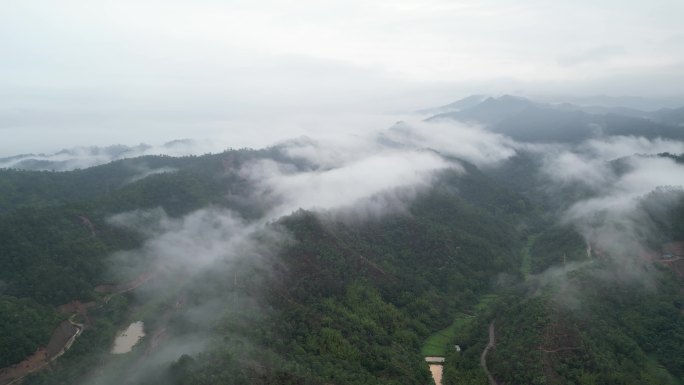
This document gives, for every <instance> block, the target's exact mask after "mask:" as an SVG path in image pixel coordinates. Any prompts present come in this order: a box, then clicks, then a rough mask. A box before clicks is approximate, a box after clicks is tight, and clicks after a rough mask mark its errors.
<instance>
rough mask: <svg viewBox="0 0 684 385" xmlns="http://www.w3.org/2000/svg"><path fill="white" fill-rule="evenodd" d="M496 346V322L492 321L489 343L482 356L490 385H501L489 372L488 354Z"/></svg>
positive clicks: (483, 367)
mask: <svg viewBox="0 0 684 385" xmlns="http://www.w3.org/2000/svg"><path fill="white" fill-rule="evenodd" d="M495 344H496V341H495V336H494V321H492V322H491V323H490V324H489V342H488V343H487V346H486V347H485V348H484V350H483V351H482V355H480V365H481V366H482V369H484V371H485V373H487V378H488V379H489V385H499V384H498V383H497V382H496V380H495V379H494V377H492V374H491V373H490V372H489V369H487V353H488V352H489V349H491V348H493V347H494V345H495Z"/></svg>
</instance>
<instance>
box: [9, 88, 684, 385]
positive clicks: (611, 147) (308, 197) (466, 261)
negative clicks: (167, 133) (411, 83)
mask: <svg viewBox="0 0 684 385" xmlns="http://www.w3.org/2000/svg"><path fill="white" fill-rule="evenodd" d="M427 111H432V112H431V113H435V114H437V115H434V116H432V117H429V118H427V119H425V118H424V117H423V116H407V117H406V118H405V119H404V120H402V121H399V122H397V123H396V124H394V125H392V126H390V127H376V128H375V129H373V130H365V131H363V132H358V131H356V132H355V133H354V134H349V133H346V134H345V133H340V132H335V133H328V134H326V135H319V136H315V135H312V136H307V137H296V138H292V139H289V140H285V141H281V142H277V143H275V144H274V145H273V146H271V147H266V148H263V149H241V150H233V149H230V150H225V151H224V150H218V149H215V148H208V147H207V146H203V145H198V144H197V143H194V142H192V141H178V142H170V143H168V144H166V145H164V146H161V147H158V148H151V147H149V146H144V145H141V146H139V147H137V148H119V147H109V148H105V149H95V148H93V149H81V150H73V151H64V152H62V153H58V154H56V155H50V156H18V157H10V158H5V159H3V160H1V162H3V163H2V164H1V165H0V166H2V167H7V168H9V169H6V170H0V175H1V176H2V177H3V178H4V179H3V180H6V181H7V182H6V183H3V184H1V185H0V196H2V201H0V212H2V222H0V231H2V232H3V233H2V234H4V236H5V237H6V239H8V242H7V244H8V245H9V246H8V245H5V246H3V247H5V250H3V252H4V253H5V255H7V261H8V262H7V263H8V266H10V265H11V266H12V270H7V271H6V272H2V273H0V296H2V298H4V297H8V298H12V299H11V300H10V299H8V300H6V302H7V304H8V305H7V306H10V305H9V304H10V303H12V304H14V302H15V299H14V298H25V297H30V298H32V301H33V302H31V303H30V304H28V303H27V304H25V305H22V306H25V307H27V308H30V309H32V310H31V311H32V312H34V313H35V314H38V312H41V311H43V312H47V313H50V312H53V313H54V311H52V310H50V309H51V307H52V308H56V307H57V306H60V305H64V304H67V303H68V304H71V307H61V309H63V310H62V313H61V316H56V317H55V319H54V320H50V321H49V322H48V321H47V320H46V321H45V322H46V324H45V325H44V326H43V327H42V329H41V330H42V331H41V333H42V334H41V333H37V334H36V336H35V337H33V336H32V337H31V339H32V340H31V342H30V343H26V346H27V349H28V350H29V351H30V350H31V349H35V348H36V347H39V346H43V345H42V344H44V343H45V340H46V339H48V340H49V339H50V337H49V334H50V333H49V331H50V328H51V326H52V325H53V324H54V323H55V322H57V319H58V318H59V317H62V318H65V317H67V318H69V317H77V318H78V319H79V320H80V321H82V322H83V323H84V324H85V325H86V326H85V332H84V334H83V336H80V337H79V338H78V339H77V340H76V343H75V345H74V346H75V347H74V348H72V349H70V351H69V352H67V354H65V356H64V357H63V358H60V359H59V360H58V361H56V364H54V368H53V369H52V370H51V371H49V372H48V371H38V372H36V373H35V374H34V375H32V376H29V377H27V378H26V379H25V380H24V381H25V383H27V384H52V383H64V382H70V383H81V384H119V383H126V384H128V383H131V384H133V383H146V384H150V383H160V384H161V383H168V384H174V383H177V384H181V383H183V384H186V383H187V384H210V383H226V384H229V383H244V382H249V383H282V384H285V383H310V384H319V383H320V384H322V383H329V382H331V381H332V382H336V381H337V382H339V383H355V382H357V381H358V382H359V383H362V382H364V381H377V383H387V384H395V383H397V384H398V383H427V382H429V381H430V379H429V374H428V368H427V366H426V365H425V364H424V361H423V359H422V357H421V351H420V350H421V345H422V342H423V341H424V340H425V339H426V338H427V337H428V336H430V334H432V333H433V332H436V331H439V330H441V329H444V328H447V329H448V328H452V329H449V330H452V331H453V332H452V334H451V337H448V338H451V339H449V340H448V342H447V343H446V346H449V350H448V351H445V352H441V353H440V354H441V355H442V356H444V357H446V361H445V364H444V381H445V382H444V383H454V382H453V381H455V379H456V378H461V379H465V380H464V381H466V380H467V381H472V382H471V383H483V382H482V381H485V382H486V381H487V377H486V376H485V374H484V371H482V369H481V368H480V366H479V365H480V364H479V362H480V355H481V354H482V357H484V356H485V355H487V368H488V369H489V371H490V372H491V375H492V376H493V378H495V379H498V380H499V381H502V382H501V383H504V382H506V383H534V382H533V381H541V382H540V383H565V382H562V381H561V382H554V381H556V380H557V379H558V378H565V379H569V381H570V380H572V381H579V380H578V379H580V378H582V379H584V380H582V381H585V380H586V382H577V383H591V382H590V381H598V382H595V383H612V382H610V381H618V380H617V379H616V378H614V377H611V376H612V375H613V374H611V373H613V372H615V370H613V369H615V368H614V367H613V365H623V364H624V367H623V366H619V370H620V371H624V373H628V374H627V375H626V376H628V377H629V378H632V379H635V381H639V378H641V379H642V380H643V379H648V380H644V381H652V380H653V379H662V380H663V381H665V382H662V383H673V384H675V383H680V382H677V381H681V380H682V378H684V377H682V376H683V375H684V367H682V364H683V363H682V361H681V360H680V359H679V358H672V359H671V358H668V357H671V356H674V357H679V356H678V355H677V354H678V352H680V350H681V346H680V345H679V342H681V341H684V334H681V332H682V330H684V329H682V328H684V321H682V320H681V314H680V312H681V298H680V297H681V293H678V294H677V288H678V287H679V286H678V285H680V284H681V282H678V281H676V279H677V278H676V277H677V275H678V274H679V278H680V279H681V276H682V274H683V273H684V270H678V269H680V267H678V265H676V262H677V261H678V259H676V258H681V257H682V256H681V255H678V254H677V253H679V251H677V250H678V249H677V247H679V246H677V244H678V243H677V242H682V241H684V225H683V224H682V215H681V214H682V213H683V212H684V211H683V210H684V198H683V197H684V192H683V191H682V187H681V186H684V163H683V162H682V154H683V153H684V142H683V141H682V140H681V139H682V137H683V136H682V135H681V133H680V131H681V126H680V124H681V122H679V123H677V122H674V123H673V120H672V119H674V118H672V119H670V118H668V120H667V121H666V120H664V119H662V120H659V119H660V118H657V117H656V116H662V114H655V113H654V114H651V115H649V116H640V117H634V116H633V115H632V114H626V115H617V114H616V113H615V112H614V111H613V112H610V113H607V114H606V113H604V112H602V111H599V112H596V111H592V112H586V111H583V110H580V109H579V108H577V109H575V108H574V107H573V108H571V107H568V106H567V105H566V106H562V107H558V106H555V105H553V106H552V105H546V104H542V103H538V102H531V101H529V100H526V99H522V98H517V97H510V96H504V97H500V98H486V97H479V96H478V97H474V98H469V99H468V100H466V101H462V102H457V103H453V104H450V105H447V106H444V107H440V108H438V109H437V110H427ZM568 111H571V112H570V113H569V112H568ZM423 112H425V111H423ZM532 123H535V124H536V125H533V124H532ZM523 128H524V129H523ZM219 151H220V152H219ZM160 153H161V154H167V155H171V156H153V155H151V154H160ZM202 154H203V155H202ZM140 155H142V156H140ZM177 155H192V156H182V157H175V156H177ZM138 156H139V157H138ZM110 160H114V162H112V163H108V164H103V165H100V166H95V167H91V168H88V166H90V165H94V164H99V163H105V162H108V161H110ZM20 168H25V169H31V170H38V169H47V170H51V169H54V170H72V169H76V168H83V169H82V170H74V171H64V172H38V171H28V170H24V171H22V170H18V169H20ZM25 186H34V187H33V188H32V189H31V191H30V192H27V193H24V192H23V191H22V188H26V187H25ZM79 189H80V190H79ZM32 234H41V235H39V238H38V239H37V240H34V241H33V242H28V241H27V240H28V239H31V237H32ZM44 234H51V235H44ZM29 244H32V245H37V246H29ZM15 245H20V246H15ZM666 245H670V246H666ZM670 248H674V249H673V250H675V251H670ZM664 254H668V255H669V254H672V255H673V257H672V258H669V259H672V261H669V260H668V261H669V262H667V263H661V262H660V259H661V256H662V255H664ZM25 256H28V257H25ZM10 262H11V264H10ZM670 262H672V263H670ZM41 266H42V267H44V268H48V267H49V268H51V269H54V270H53V271H52V272H51V273H50V274H57V275H58V276H59V277H60V278H55V279H53V280H47V279H43V280H41V281H40V282H38V280H39V279H40V278H41V277H43V278H44V277H47V273H46V272H44V271H42V270H41ZM55 271H56V273H55ZM34 280H35V281H34ZM103 284H106V285H103ZM98 288H99V289H98ZM642 289H643V292H642V291H640V290H642ZM631 290H636V292H637V293H638V294H634V295H633V296H632V297H634V298H642V297H641V296H645V297H644V298H647V300H644V303H647V304H651V302H648V301H656V299H654V298H658V299H659V302H657V303H656V302H653V303H654V304H653V306H652V309H653V311H654V312H656V311H657V312H660V313H659V314H667V316H663V317H665V318H664V320H662V319H660V318H657V319H656V318H653V319H654V320H651V321H652V323H650V324H648V325H646V326H644V325H642V324H637V323H636V321H634V322H635V323H633V324H630V325H628V326H625V325H620V327H624V330H625V332H624V335H623V334H621V335H620V336H619V337H615V338H614V339H610V338H607V337H606V338H604V339H602V337H598V336H596V335H593V334H591V333H592V332H591V331H590V330H591V326H587V325H594V323H595V322H597V321H596V319H601V320H603V318H601V317H603V316H604V315H605V314H604V313H603V312H609V311H608V310H606V309H609V306H613V305H607V303H614V301H612V299H611V298H612V297H610V295H612V293H613V292H614V291H616V292H621V291H629V292H630V293H632V292H631ZM644 293H645V294H644ZM673 293H675V294H673ZM603 295H605V297H604V296H603ZM630 295H631V294H630ZM648 296H653V297H648ZM678 296H679V297H678ZM675 298H680V299H675ZM74 301H78V305H75V304H74ZM604 301H605V302H604ZM677 301H679V302H677ZM12 306H15V305H12ZM17 306H18V305H17ZM615 306H618V305H615ZM619 306H622V307H615V308H614V309H613V310H614V311H615V312H618V311H623V312H625V314H632V313H631V312H632V311H634V310H633V308H630V307H629V306H632V303H631V302H629V301H628V300H625V302H624V303H623V302H620V303H619ZM68 309H75V310H68ZM648 314H650V313H648ZM25 317H27V318H26V319H32V318H31V315H26V316H25ZM526 317H529V319H528V318H526ZM667 317H669V318H667ZM677 317H679V318H677ZM636 318H638V317H636V316H634V317H633V318H631V320H634V319H636ZM530 319H534V320H535V321H534V322H536V323H534V322H531V321H530ZM559 320H562V321H559ZM138 321H141V322H143V323H144V334H145V336H144V337H143V338H142V339H141V340H140V342H139V343H138V344H136V345H135V346H133V348H132V350H131V351H130V352H123V351H121V352H120V353H124V354H117V355H111V354H110V350H111V349H112V344H111V343H112V341H114V336H115V334H116V331H120V330H124V329H126V327H127V326H128V325H129V324H131V323H134V322H138ZM494 321H495V323H494ZM651 321H649V322H651ZM3 322H6V321H5V320H3ZM7 322H9V321H7ZM605 322H613V324H610V325H617V322H618V321H615V320H611V321H605ZM658 322H660V323H658ZM494 324H496V328H497V330H498V331H496V332H495V331H494ZM136 325H139V324H136ZM450 325H451V326H450ZM489 325H492V326H489ZM520 325H525V327H521V326H520ZM602 325H603V324H602ZM635 325H636V326H635ZM663 325H667V328H665V326H663ZM3 327H4V324H3ZM606 327H607V326H606ZM611 327H612V326H611ZM629 327H632V329H629ZM516 328H519V329H520V330H521V331H520V333H519V334H518V335H517V336H516V334H515V333H514V332H513V330H516ZM664 328H665V329H667V330H666V331H664V332H662V333H665V334H662V333H661V334H658V335H657V336H655V337H653V336H651V337H643V336H644V335H646V334H648V333H651V332H653V333H656V331H655V330H661V331H662V330H665V329H664ZM642 329H643V330H646V329H648V333H646V332H644V331H643V330H642ZM489 330H492V331H491V332H490V333H492V334H491V336H490V335H488V334H487V333H488V331H489ZM597 330H598V329H597ZM601 330H604V329H601ZM619 330H623V329H619ZM22 333H23V332H22ZM668 333H669V334H668ZM495 334H496V341H498V342H497V343H496V344H495V343H493V342H491V341H492V340H493V339H494V336H495ZM656 334H657V333H656ZM445 335H449V333H447V334H445ZM648 338H653V339H658V340H660V339H666V338H667V339H669V341H670V342H671V346H670V345H668V348H667V349H665V348H663V349H658V348H656V347H654V346H652V345H649V344H645V343H642V342H643V341H644V340H647V339H648ZM34 341H35V342H34ZM616 341H617V342H616ZM625 341H627V342H625ZM635 341H636V342H635ZM620 343H622V344H623V345H620V346H621V347H625V346H627V347H629V346H631V347H634V346H636V345H641V347H637V348H635V351H636V353H634V355H635V356H629V355H627V356H629V357H628V358H623V357H622V356H620V357H618V358H615V357H610V358H605V357H604V358H603V361H602V360H601V359H600V358H601V357H603V356H601V355H602V354H604V352H605V351H608V350H610V349H609V348H606V346H609V345H610V344H616V345H617V344H620ZM488 344H489V345H488ZM592 344H594V345H592ZM454 345H459V348H458V351H454V348H453V346H454ZM490 345H491V346H490ZM486 346H489V347H487V350H484V349H485V347H486ZM423 349H425V348H423ZM490 349H491V350H490ZM668 349H670V350H668ZM483 350H484V353H482V352H483ZM488 351H489V352H488ZM559 351H562V352H564V353H562V354H558V352H559ZM117 352H119V351H118V350H117ZM513 353H514V354H513ZM535 354H536V355H535ZM616 354H617V353H616ZM638 354H642V355H643V356H636V355H638ZM645 356H649V357H651V361H649V362H645V360H642V357H645ZM22 357H23V356H22V353H21V352H17V354H13V355H11V356H10V355H7V358H6V361H3V362H4V363H6V364H7V365H5V366H10V365H12V364H16V363H17V362H20V361H21V358H22ZM512 357H513V358H512ZM3 359H5V356H3ZM483 360H484V358H483ZM514 360H517V361H518V362H522V363H523V364H521V365H526V366H525V369H524V370H520V369H519V367H518V366H515V364H514V363H513V362H512V361H514ZM630 360H631V361H630ZM581 362H599V363H597V364H591V365H589V364H586V365H584V364H582V365H581V364H579V363H581ZM624 362H629V364H625V363H624ZM592 365H593V366H592ZM601 365H603V366H601ZM639 365H642V366H639ZM657 367H660V368H661V369H654V368H657ZM635 373H637V374H638V376H642V377H639V378H638V377H635V376H637V374H635ZM0 380H4V378H3V377H0ZM544 381H545V382H544ZM602 381H604V382H602ZM605 381H608V382H605ZM0 383H2V384H4V383H3V382H0ZM616 383H617V382H616ZM645 383H649V382H645Z"/></svg>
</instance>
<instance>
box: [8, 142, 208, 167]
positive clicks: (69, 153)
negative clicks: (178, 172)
mask: <svg viewBox="0 0 684 385" xmlns="http://www.w3.org/2000/svg"><path fill="white" fill-rule="evenodd" d="M198 147H200V146H199V144H198V143H197V142H195V141H193V140H190V139H180V140H173V141H170V142H166V143H164V144H162V145H161V146H152V145H149V144H145V143H141V144H138V145H136V146H126V145H123V144H115V145H111V146H106V147H98V146H87V147H73V148H69V149H63V150H61V151H58V152H55V153H52V154H20V155H13V156H9V157H5V158H0V168H14V169H21V170H33V171H70V170H75V169H79V168H88V167H92V166H97V165H100V164H105V163H109V162H111V161H114V160H119V159H124V158H133V157H137V156H143V155H158V154H165V155H175V156H182V155H190V154H195V153H197V152H198V150H200V152H201V149H199V148H198ZM205 152H206V151H205Z"/></svg>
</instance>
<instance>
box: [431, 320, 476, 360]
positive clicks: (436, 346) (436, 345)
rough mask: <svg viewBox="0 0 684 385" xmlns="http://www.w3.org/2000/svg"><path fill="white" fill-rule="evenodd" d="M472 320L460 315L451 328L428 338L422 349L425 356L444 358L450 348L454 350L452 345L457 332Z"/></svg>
mask: <svg viewBox="0 0 684 385" xmlns="http://www.w3.org/2000/svg"><path fill="white" fill-rule="evenodd" d="M471 320H472V317H469V316H467V315H465V314H459V315H458V316H457V317H456V319H455V320H454V322H453V323H452V324H451V325H449V327H447V328H445V329H442V330H440V331H438V332H437V333H435V334H433V335H431V336H430V337H428V339H427V340H425V343H424V344H423V347H422V349H421V353H422V354H423V356H426V357H427V356H437V357H444V356H445V355H446V354H447V352H448V349H449V348H451V349H453V347H452V345H453V344H454V336H455V335H456V331H457V330H458V329H459V328H461V327H463V326H465V325H467V323H468V322H470V321H471Z"/></svg>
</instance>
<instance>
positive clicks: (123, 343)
mask: <svg viewBox="0 0 684 385" xmlns="http://www.w3.org/2000/svg"><path fill="white" fill-rule="evenodd" d="M144 336H145V324H144V323H143V322H142V321H137V322H133V323H131V324H130V325H128V327H127V328H126V330H124V331H122V332H120V333H119V334H118V335H117V336H116V339H115V340H114V346H112V350H111V352H112V354H123V353H128V352H130V351H131V349H133V346H135V344H137V343H138V341H140V339H141V338H143V337H144Z"/></svg>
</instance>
